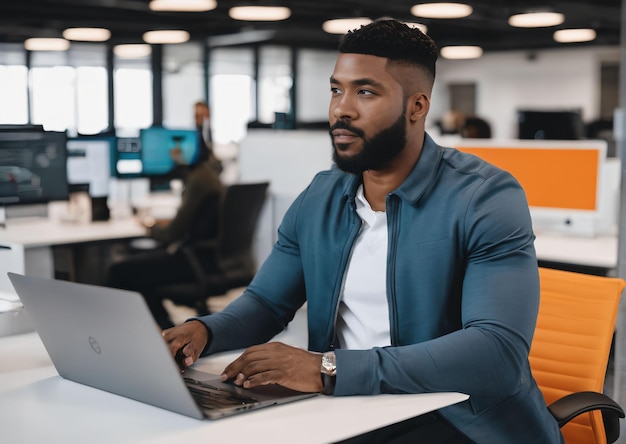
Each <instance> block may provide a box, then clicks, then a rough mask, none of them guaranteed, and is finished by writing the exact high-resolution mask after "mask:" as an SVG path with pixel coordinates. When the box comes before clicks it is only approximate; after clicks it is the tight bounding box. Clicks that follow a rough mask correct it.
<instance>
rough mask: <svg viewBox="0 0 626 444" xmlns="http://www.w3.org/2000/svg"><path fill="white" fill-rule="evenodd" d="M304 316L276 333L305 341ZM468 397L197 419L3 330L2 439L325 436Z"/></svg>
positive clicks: (433, 396)
mask: <svg viewBox="0 0 626 444" xmlns="http://www.w3.org/2000/svg"><path fill="white" fill-rule="evenodd" d="M303 316H304V314H303V313H298V316H297V318H296V319H295V320H294V322H292V323H291V324H290V326H289V328H288V329H287V330H286V332H284V333H282V334H281V335H279V337H277V338H276V339H279V340H283V341H284V342H288V343H291V344H293V345H301V344H302V343H303V342H305V339H304V338H306V334H305V333H303V331H302V329H303V328H304V326H303V322H305V320H304V321H303V319H305V318H303ZM235 355H236V353H224V354H219V355H215V356H213V357H210V358H205V359H202V360H201V361H199V362H198V363H197V364H196V365H197V366H198V368H200V369H202V370H206V371H210V372H214V373H219V372H221V370H222V369H223V368H224V366H225V365H226V364H227V363H229V362H230V361H231V360H232V359H233V357H234V356H235ZM147 371H149V369H147ZM155 389H156V390H158V388H155ZM467 398H468V396H467V395H464V394H460V393H429V394H419V395H380V396H358V397H338V398H334V397H326V396H317V397H314V398H311V399H306V400H302V401H298V402H294V403H291V404H285V405H282V406H276V407H270V408H267V409H261V410H258V411H254V412H247V413H244V414H242V415H237V416H233V417H230V418H224V419H220V420H217V421H198V420H195V419H191V418H188V417H186V416H182V415H179V414H176V413H172V412H169V411H166V410H162V409H159V408H156V407H152V406H150V405H147V404H142V403H140V402H137V401H133V400H130V399H126V398H123V397H121V396H117V395H113V394H110V393H107V392H103V391H100V390H97V389H93V388H90V387H86V386H83V385H80V384H77V383H74V382H70V381H67V380H64V379H62V378H61V377H60V376H58V374H57V372H56V370H55V369H54V367H52V365H51V362H50V360H49V358H48V355H47V353H46V351H45V349H44V347H43V345H42V343H41V341H40V339H39V337H38V335H37V334H36V333H26V334H21V335H16V336H8V337H4V338H0V431H1V432H0V433H1V436H2V441H3V442H10V443H20V444H30V443H41V442H62V443H64V444H73V443H80V444H82V443H85V442H89V443H107V444H108V443H111V442H114V443H144V442H145V443H163V444H165V443H176V444H180V443H184V442H190V443H193V442H198V443H200V442H220V443H237V444H240V443H245V442H272V443H276V444H281V443H285V444H293V443H294V442H297V443H299V444H307V443H311V444H317V443H328V442H334V441H338V440H342V439H347V438H350V437H352V436H356V435H359V434H362V433H366V432H368V431H371V430H375V429H377V428H381V427H384V426H387V425H390V424H394V423H397V422H400V421H403V420H406V419H409V418H413V417H415V416H418V415H420V414H423V413H427V412H429V411H432V410H436V409H439V408H443V407H445V406H448V405H451V404H455V403H457V402H462V401H464V400H465V399H467Z"/></svg>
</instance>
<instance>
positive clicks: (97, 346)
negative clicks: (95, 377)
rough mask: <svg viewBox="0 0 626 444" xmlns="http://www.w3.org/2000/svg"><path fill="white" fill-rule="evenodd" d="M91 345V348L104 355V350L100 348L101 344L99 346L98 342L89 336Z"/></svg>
mask: <svg viewBox="0 0 626 444" xmlns="http://www.w3.org/2000/svg"><path fill="white" fill-rule="evenodd" d="M89 345H91V348H92V349H93V351H95V352H96V353H98V354H100V353H102V349H101V348H100V344H98V341H96V340H95V339H94V338H93V337H91V336H89Z"/></svg>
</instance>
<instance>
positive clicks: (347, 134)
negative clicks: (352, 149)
mask: <svg viewBox="0 0 626 444" xmlns="http://www.w3.org/2000/svg"><path fill="white" fill-rule="evenodd" d="M332 135H333V140H334V141H335V143H336V144H347V143H352V142H354V141H355V140H356V139H357V138H359V137H360V136H359V135H358V134H355V133H353V132H351V131H348V130H345V129H336V130H333V131H332Z"/></svg>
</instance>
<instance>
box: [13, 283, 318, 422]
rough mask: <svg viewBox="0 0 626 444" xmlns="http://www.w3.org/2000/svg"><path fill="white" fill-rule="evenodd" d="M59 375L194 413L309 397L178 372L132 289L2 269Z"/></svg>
mask: <svg viewBox="0 0 626 444" xmlns="http://www.w3.org/2000/svg"><path fill="white" fill-rule="evenodd" d="M8 276H9V279H10V280H11V283H12V284H13V287H14V288H15V291H16V292H17V294H18V296H19V297H20V299H21V300H22V303H23V304H24V309H25V310H26V312H27V314H28V315H29V316H30V318H31V319H32V322H33V325H34V326H35V328H36V330H37V332H38V333H39V336H40V338H41V340H42V342H43V344H44V346H45V348H46V350H47V352H48V354H49V355H50V358H51V359H52V362H53V364H54V366H55V367H56V369H57V371H58V372H59V375H61V376H62V377H63V378H65V379H68V380H71V381H75V382H78V383H80V384H84V385H88V386H91V387H95V388H98V389H101V390H105V391H107V392H111V393H115V394H117V395H121V396H124V397H127V398H131V399H134V400H137V401H141V402H144V403H146V404H151V405H153V406H156V407H160V408H163V409H167V410H171V411H173V412H177V413H180V414H183V415H186V416H190V417H192V418H197V419H203V418H208V419H217V418H223V417H226V416H231V415H235V414H238V413H242V412H248V411H251V410H255V409H259V408H263V407H268V406H273V405H278V404H284V403H287V402H292V401H296V400H300V399H304V398H309V397H312V396H316V394H315V393H302V392H296V391H293V390H290V389H287V388H284V387H281V386H278V385H269V386H264V387H260V388H255V389H244V388H241V387H238V386H235V385H233V384H230V383H224V382H222V381H221V380H220V378H219V375H215V374H210V373H206V372H202V371H199V370H195V369H193V368H187V369H185V371H184V372H183V373H181V371H180V369H179V367H178V365H177V364H176V361H175V360H174V358H173V357H172V355H171V354H170V351H169V348H168V347H167V345H166V344H165V341H164V340H163V338H162V337H161V333H160V329H159V327H158V325H157V324H156V322H155V321H154V319H153V317H152V314H151V313H150V311H149V310H148V307H147V305H146V303H145V300H144V298H143V297H142V296H141V295H140V294H139V293H136V292H132V291H126V290H118V289H112V288H108V287H100V286H93V285H86V284H78V283H74V282H68V281H61V280H55V279H47V278H39V277H32V276H24V275H21V274H16V273H8Z"/></svg>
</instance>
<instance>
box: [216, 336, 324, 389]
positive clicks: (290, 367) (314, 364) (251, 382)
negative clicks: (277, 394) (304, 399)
mask: <svg viewBox="0 0 626 444" xmlns="http://www.w3.org/2000/svg"><path fill="white" fill-rule="evenodd" d="M321 362H322V355H321V354H319V353H311V352H308V351H306V350H303V349H301V348H295V347H291V346H289V345H286V344H283V343H280V342H271V343H269V344H263V345H256V346H254V347H250V348H249V349H247V350H246V351H245V352H243V354H242V355H241V356H239V357H238V358H237V359H235V360H234V361H233V362H231V363H230V364H229V365H228V366H227V367H226V368H225V369H224V372H223V373H222V380H223V381H227V380H230V379H234V383H235V384H236V385H240V386H243V387H245V388H252V387H256V386H259V385H266V384H280V385H282V386H283V387H287V388H290V389H292V390H298V391H301V392H320V391H322V379H321V376H320V366H321Z"/></svg>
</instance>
